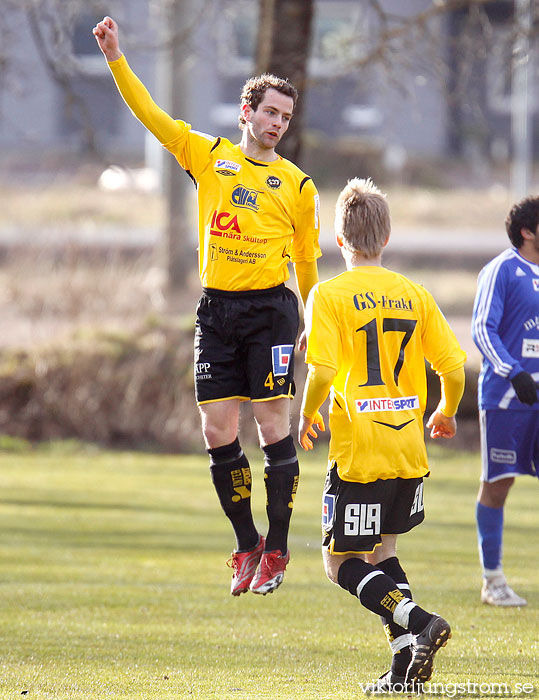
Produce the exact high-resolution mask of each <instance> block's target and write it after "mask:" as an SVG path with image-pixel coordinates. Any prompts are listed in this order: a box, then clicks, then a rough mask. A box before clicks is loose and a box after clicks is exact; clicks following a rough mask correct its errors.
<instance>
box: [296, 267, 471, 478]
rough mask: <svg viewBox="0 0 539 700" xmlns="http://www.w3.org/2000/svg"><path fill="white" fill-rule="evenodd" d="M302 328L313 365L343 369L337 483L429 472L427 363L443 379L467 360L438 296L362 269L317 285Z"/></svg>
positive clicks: (334, 449)
mask: <svg viewBox="0 0 539 700" xmlns="http://www.w3.org/2000/svg"><path fill="white" fill-rule="evenodd" d="M305 325H306V330H307V339H308V341H307V342H308V344H307V354H306V361H307V362H308V363H309V364H313V365H324V366H326V367H330V368H332V369H334V370H335V371H336V375H335V378H334V380H333V386H332V390H331V401H330V419H329V426H330V430H331V439H330V447H329V460H330V463H331V464H334V463H336V464H337V469H338V473H339V476H340V478H341V479H343V480H345V481H358V482H362V483H367V482H371V481H376V480H377V479H395V478H397V477H401V478H405V479H410V478H415V477H420V476H424V475H425V474H426V473H427V472H428V462H427V453H426V448H425V440H424V432H423V431H424V429H423V413H424V411H425V406H426V401H427V377H426V368H425V359H427V360H428V361H429V362H430V364H431V366H432V368H433V369H434V370H435V371H436V372H437V373H438V374H447V373H449V372H452V371H453V370H456V369H458V368H459V367H462V366H463V365H464V362H465V361H466V354H465V353H464V351H463V350H462V349H461V348H460V346H459V344H458V341H457V339H456V337H455V334H454V333H453V331H452V330H451V328H450V326H449V324H448V322H447V320H446V319H445V317H444V315H443V314H442V312H441V311H440V309H439V308H438V306H437V305H436V302H435V301H434V299H433V297H432V295H431V294H430V293H429V292H428V291H426V290H425V289H424V288H423V287H422V286H421V285H419V284H416V283H414V282H412V281H411V280H409V279H407V278H406V277H404V276H403V275H401V274H398V273H396V272H392V271H390V270H387V269H386V268H383V267H379V266H360V267H356V268H354V269H352V270H349V271H347V272H344V273H342V274H340V275H338V276H337V277H334V278H333V279H330V280H327V281H325V282H321V283H319V284H318V285H317V286H315V287H314V288H313V290H312V291H311V294H310V296H309V301H308V304H307V309H306V318H305Z"/></svg>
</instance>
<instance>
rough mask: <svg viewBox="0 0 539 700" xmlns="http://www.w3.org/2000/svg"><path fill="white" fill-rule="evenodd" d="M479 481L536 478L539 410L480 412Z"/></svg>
mask: <svg viewBox="0 0 539 700" xmlns="http://www.w3.org/2000/svg"><path fill="white" fill-rule="evenodd" d="M479 425H480V429H481V461H482V470H481V481H498V480H499V479H507V478H509V477H512V476H521V475H522V474H529V475H530V476H539V473H538V470H539V411H510V410H503V409H490V408H489V409H487V410H481V411H479Z"/></svg>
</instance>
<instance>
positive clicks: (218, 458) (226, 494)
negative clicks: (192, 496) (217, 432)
mask: <svg viewBox="0 0 539 700" xmlns="http://www.w3.org/2000/svg"><path fill="white" fill-rule="evenodd" d="M208 454H209V455H210V471H211V475H212V480H213V485H214V486H215V490H216V491H217V495H218V496H219V501H220V503H221V507H222V509H223V510H224V512H225V515H226V516H227V518H228V519H229V520H230V522H231V523H232V527H233V528H234V534H235V535H236V549H237V550H243V551H245V550H248V549H252V548H253V547H256V545H257V543H258V538H259V535H258V531H257V529H256V527H255V524H254V521H253V515H252V513H251V469H250V467H249V462H248V461H247V457H246V456H245V455H244V454H243V450H242V449H241V447H240V443H239V440H238V438H236V439H235V440H234V442H232V443H231V444H230V445H223V446H222V447H214V448H211V449H209V450H208Z"/></svg>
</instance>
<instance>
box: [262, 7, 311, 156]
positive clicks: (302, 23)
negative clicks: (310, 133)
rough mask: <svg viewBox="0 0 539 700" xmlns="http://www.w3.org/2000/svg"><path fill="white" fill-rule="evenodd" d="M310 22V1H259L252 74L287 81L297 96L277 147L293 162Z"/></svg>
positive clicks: (297, 144) (298, 144)
mask: <svg viewBox="0 0 539 700" xmlns="http://www.w3.org/2000/svg"><path fill="white" fill-rule="evenodd" d="M312 23H313V0H260V19H259V24H258V40H257V55H256V72H257V73H258V74H259V73H274V74H275V75H277V76H279V77H281V78H289V80H290V81H291V82H292V83H293V85H294V86H295V87H296V88H297V89H298V91H299V94H300V98H299V101H298V104H297V105H296V110H295V114H294V119H293V120H292V121H291V123H290V128H289V130H288V133H287V135H286V137H285V139H284V140H283V143H282V145H281V146H280V147H279V151H280V153H281V154H282V155H283V156H284V157H285V158H289V159H290V160H292V161H294V162H297V161H298V160H299V158H300V152H301V132H302V126H303V123H302V122H303V119H302V117H303V112H304V104H305V92H306V87H307V60H308V58H309V47H310V44H311V33H312Z"/></svg>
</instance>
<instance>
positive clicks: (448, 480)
mask: <svg viewBox="0 0 539 700" xmlns="http://www.w3.org/2000/svg"><path fill="white" fill-rule="evenodd" d="M250 452H251V454H252V459H251V461H252V466H253V473H254V477H255V485H254V486H255V494H254V503H255V508H256V511H257V520H258V521H259V522H260V526H261V528H262V527H264V523H265V516H264V496H263V487H262V478H261V473H262V466H261V462H260V460H259V456H258V455H256V459H257V460H258V461H256V462H255V454H256V453H255V452H254V451H253V450H252V449H251V450H250ZM324 456H325V448H324V446H322V445H320V446H318V449H317V450H315V454H314V455H312V454H309V455H307V456H302V481H301V483H300V489H299V492H298V496H297V499H296V509H295V512H294V517H293V520H292V534H291V540H290V545H291V550H292V560H291V563H290V565H289V568H288V571H287V575H286V578H285V581H284V583H283V585H282V586H281V588H280V589H279V590H278V591H276V592H275V593H274V594H272V595H269V596H266V597H262V596H254V595H251V594H247V595H244V596H241V597H240V598H233V597H232V596H230V594H229V592H228V590H229V581H230V575H231V574H230V570H229V569H227V568H226V566H225V560H226V559H227V557H228V555H229V552H230V550H231V548H232V546H233V540H232V537H231V532H230V531H229V528H228V524H227V523H226V521H225V519H224V516H222V515H221V512H220V510H219V507H218V504H217V499H216V497H215V495H214V493H213V487H212V486H211V482H210V477H209V473H208V468H207V461H206V459H205V458H204V457H185V456H183V457H181V456H163V455H153V454H141V453H136V454H135V453H129V452H122V453H113V452H105V451H100V450H97V449H92V448H84V447H76V446H72V447H69V446H68V447H67V448H66V447H58V446H56V447H55V448H49V449H38V450H23V451H21V452H6V451H4V452H1V453H0V485H1V490H0V567H1V584H0V585H1V588H0V590H1V596H2V597H1V605H0V635H1V640H0V644H1V647H0V648H1V655H0V659H1V661H0V664H1V666H0V698H2V699H3V698H15V697H21V696H23V697H27V698H38V699H39V700H44V699H46V698H62V699H65V700H77V699H81V700H100V699H101V698H114V699H115V700H120V699H122V698H129V699H130V700H150V699H153V698H159V699H160V700H177V699H183V698H194V699H200V700H211V699H219V700H251V699H254V698H264V699H266V698H268V699H270V698H271V700H273V699H283V700H284V699H287V700H290V699H292V700H293V699H295V698H305V699H309V700H311V699H313V700H315V699H316V700H319V699H320V700H324V699H327V700H352V699H354V698H358V697H363V694H362V692H361V688H360V683H365V682H367V681H368V680H370V679H372V678H374V677H377V676H378V675H380V674H381V673H382V672H383V671H385V670H386V669H387V665H388V659H389V649H388V646H387V642H386V641H385V637H384V635H383V631H382V627H381V624H380V622H379V620H378V619H377V618H376V617H375V616H374V615H372V614H371V613H368V612H367V611H366V610H364V609H363V608H362V607H361V606H360V604H359V603H358V601H357V600H355V599H354V598H352V596H350V595H348V594H347V593H345V592H344V591H342V590H341V589H339V588H337V587H336V586H332V585H331V584H330V583H329V581H327V579H326V578H325V575H324V573H323V570H322V565H321V558H320V552H319V520H320V515H319V510H320V507H319V504H320V495H321V488H322V483H323V478H324V471H325V465H324ZM431 466H432V471H433V475H432V477H431V478H430V479H429V480H428V482H427V485H426V495H425V499H426V510H427V519H426V522H425V523H424V524H423V525H422V526H420V527H419V528H417V529H416V530H415V531H414V532H412V533H410V534H409V535H407V536H404V537H403V538H402V540H401V546H400V556H401V560H402V561H403V563H404V565H405V568H406V570H407V572H408V575H409V577H410V580H411V582H412V584H413V590H414V594H415V597H416V599H417V600H418V602H420V603H421V604H423V605H424V607H427V608H429V609H433V610H435V611H437V612H439V613H441V614H443V615H444V616H445V617H447V618H448V619H449V620H450V622H451V623H452V626H453V639H452V640H451V642H450V643H449V645H448V646H447V648H446V649H444V650H442V651H441V652H440V653H439V655H438V656H437V662H436V670H435V675H434V677H433V679H432V684H434V683H435V682H436V683H437V684H441V683H444V684H448V685H447V686H446V687H445V690H446V694H447V695H455V692H454V691H455V685H454V684H457V683H460V684H466V683H468V682H469V683H483V684H485V683H487V684H495V683H498V684H500V683H502V684H507V685H506V686H505V685H504V686H503V687H501V691H502V692H497V693H495V688H493V691H494V693H495V694H497V695H498V696H500V695H503V696H504V697H508V696H509V694H510V693H512V694H516V693H518V690H519V687H518V685H517V684H519V683H520V684H525V683H528V684H530V686H529V687H531V686H535V687H536V688H539V677H538V672H537V668H538V665H537V661H538V655H539V654H538V638H539V614H538V610H539V581H538V573H539V572H538V565H537V529H538V525H539V515H538V509H537V505H538V499H539V492H538V488H537V486H538V485H537V483H536V482H535V481H534V480H532V479H531V478H522V479H521V480H520V481H518V482H517V484H516V486H515V487H514V489H513V492H512V494H511V497H510V503H509V504H508V507H507V509H506V535H505V552H506V556H505V568H506V572H507V574H508V577H509V578H510V580H511V582H512V583H513V584H514V586H515V588H516V590H517V592H518V593H520V594H522V595H524V596H525V597H526V598H527V599H528V602H529V605H528V607H527V608H525V609H522V610H518V609H509V610H499V609H493V608H489V607H486V606H482V605H481V604H480V603H479V586H480V573H479V567H478V562H477V550H476V539H475V522H474V504H475V496H476V491H477V483H478V472H479V457H478V455H477V454H462V453H454V452H451V451H443V450H440V449H438V450H436V451H434V450H433V452H432V455H431ZM451 684H452V685H451ZM468 687H469V686H468ZM529 687H528V688H527V689H529ZM432 690H433V693H434V690H436V689H435V688H434V687H433V688H432ZM498 691H500V688H498ZM505 691H507V692H505ZM438 694H440V689H438ZM457 694H460V695H465V694H470V693H469V691H467V692H461V691H459V692H458V693H457ZM535 694H536V691H534V692H533V693H525V692H522V693H521V697H530V696H532V697H533V696H534V695H535ZM478 696H480V697H488V696H492V693H491V692H490V688H489V687H487V686H483V692H482V693H476V695H475V697H478Z"/></svg>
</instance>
